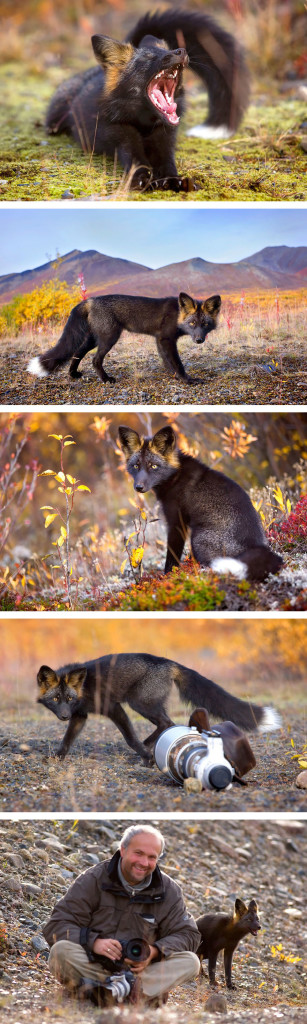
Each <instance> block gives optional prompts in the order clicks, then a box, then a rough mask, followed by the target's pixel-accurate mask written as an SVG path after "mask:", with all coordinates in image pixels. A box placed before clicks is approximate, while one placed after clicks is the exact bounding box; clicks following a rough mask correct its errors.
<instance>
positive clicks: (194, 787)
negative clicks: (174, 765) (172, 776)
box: [183, 779, 203, 793]
mask: <svg viewBox="0 0 307 1024" xmlns="http://www.w3.org/2000/svg"><path fill="white" fill-rule="evenodd" d="M183 788H184V792H185V793H201V792H202V788H203V787H202V782H201V780H200V779H184V783H183Z"/></svg>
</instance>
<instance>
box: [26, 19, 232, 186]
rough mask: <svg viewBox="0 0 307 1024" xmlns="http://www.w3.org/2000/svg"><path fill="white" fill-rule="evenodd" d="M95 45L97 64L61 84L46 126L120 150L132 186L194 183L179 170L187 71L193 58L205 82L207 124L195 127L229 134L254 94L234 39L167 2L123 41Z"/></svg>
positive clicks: (99, 39)
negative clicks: (177, 154)
mask: <svg viewBox="0 0 307 1024" xmlns="http://www.w3.org/2000/svg"><path fill="white" fill-rule="evenodd" d="M92 46H93V50H94V54H95V57H96V60H97V61H98V63H99V65H100V67H98V68H97V67H93V68H89V69H88V70H87V71H85V72H82V73H80V74H77V75H74V77H73V78H70V79H68V81H66V82H63V83H62V85H60V87H59V88H58V89H57V92H56V93H55V95H54V97H53V99H52V100H51V103H50V106H49V109H48V111H47V117H46V125H47V129H48V131H49V132H50V133H53V134H57V133H60V132H67V133H68V134H72V135H73V137H74V139H75V140H76V141H77V142H78V143H79V145H81V146H82V149H83V150H85V151H87V152H94V153H97V154H100V153H106V154H107V155H108V156H111V157H114V156H115V154H117V156H118V158H119V160H120V162H121V164H122V165H123V168H124V170H125V171H126V172H127V173H129V172H131V174H132V179H131V187H132V188H138V189H146V188H148V187H149V188H152V189H153V188H159V189H172V190H174V191H182V190H183V191H190V190H191V189H193V187H194V184H193V182H192V181H191V179H190V178H188V177H180V176H178V173H177V168H176V163H175V155H174V151H175V142H176V129H177V126H178V124H179V121H180V117H181V114H182V113H183V111H184V91H183V85H182V74H183V71H184V69H185V68H186V67H187V66H188V64H189V65H190V68H191V69H192V71H194V72H195V73H196V74H197V75H199V76H200V78H201V79H202V82H203V83H204V84H205V85H206V87H207V90H208V98H209V113H208V120H207V122H206V125H200V126H197V128H194V129H191V131H190V133H191V134H194V135H199V136H200V137H206V135H207V137H209V138H210V137H212V134H213V135H214V133H217V134H218V135H219V136H221V135H222V136H223V135H224V136H225V135H226V136H229V135H231V134H232V133H233V132H234V131H235V130H236V128H237V127H238V124H239V123H240V120H241V117H242V115H243V113H244V110H245V109H246V106H247V104H248V99H249V79H248V72H247V69H246V65H245V60H244V57H243V53H242V50H241V48H240V47H239V45H238V44H237V42H236V40H235V39H234V38H233V37H232V36H231V35H229V33H227V32H225V31H224V30H223V29H222V28H220V26H219V25H217V24H216V23H215V22H214V21H213V20H212V18H210V17H208V16H207V15H206V14H202V13H200V12H195V13H191V12H187V11H181V10H178V11H176V10H172V9H170V10H166V11H164V12H161V11H154V12H153V13H148V14H146V15H145V16H144V17H143V18H141V19H140V21H139V22H138V23H137V25H136V27H135V28H134V29H133V31H132V32H131V33H130V35H129V36H128V39H127V41H126V42H125V43H120V42H118V41H117V40H116V39H110V38H109V37H108V36H101V35H95V36H93V37H92ZM168 47H170V49H169V48H168Z"/></svg>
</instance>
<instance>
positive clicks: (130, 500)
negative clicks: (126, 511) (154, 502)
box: [129, 498, 139, 509]
mask: <svg viewBox="0 0 307 1024" xmlns="http://www.w3.org/2000/svg"><path fill="white" fill-rule="evenodd" d="M129 505H132V508H137V509H138V507H139V506H138V505H137V503H136V501H133V498H129Z"/></svg>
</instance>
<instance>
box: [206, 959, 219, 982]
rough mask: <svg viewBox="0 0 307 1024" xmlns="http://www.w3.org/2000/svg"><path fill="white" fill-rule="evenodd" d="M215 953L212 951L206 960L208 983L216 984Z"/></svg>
mask: <svg viewBox="0 0 307 1024" xmlns="http://www.w3.org/2000/svg"><path fill="white" fill-rule="evenodd" d="M216 961H217V953H213V954H212V955H211V956H209V960H208V972H209V981H210V985H216V980H215V970H216Z"/></svg>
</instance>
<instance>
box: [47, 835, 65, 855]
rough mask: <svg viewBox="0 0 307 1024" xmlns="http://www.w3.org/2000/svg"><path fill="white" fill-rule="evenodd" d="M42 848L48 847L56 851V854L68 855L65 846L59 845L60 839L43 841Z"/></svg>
mask: <svg viewBox="0 0 307 1024" xmlns="http://www.w3.org/2000/svg"><path fill="white" fill-rule="evenodd" d="M41 843H42V846H46V847H47V849H48V850H54V852H55V853H66V850H65V846H62V843H59V840H58V839H51V838H50V839H42V840H41Z"/></svg>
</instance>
